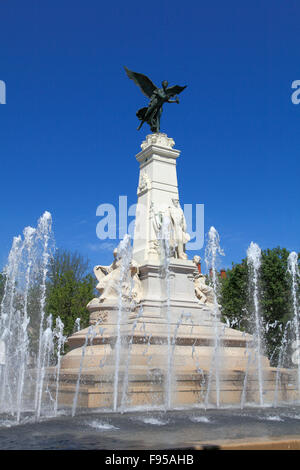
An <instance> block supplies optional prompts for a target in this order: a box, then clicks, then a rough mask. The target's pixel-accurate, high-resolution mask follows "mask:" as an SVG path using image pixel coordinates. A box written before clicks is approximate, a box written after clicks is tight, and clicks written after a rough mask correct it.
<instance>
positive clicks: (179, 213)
mask: <svg viewBox="0 0 300 470" xmlns="http://www.w3.org/2000/svg"><path fill="white" fill-rule="evenodd" d="M172 203H173V205H172V206H170V207H169V216H170V220H171V227H172V234H171V238H173V243H172V244H173V245H174V247H175V258H179V259H187V254H186V253H185V245H186V243H187V242H188V241H189V240H190V236H189V234H188V233H187V231H186V230H187V226H186V220H185V217H184V213H183V210H182V209H181V207H180V204H179V200H178V199H172Z"/></svg>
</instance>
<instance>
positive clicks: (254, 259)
mask: <svg viewBox="0 0 300 470" xmlns="http://www.w3.org/2000/svg"><path fill="white" fill-rule="evenodd" d="M247 263H248V266H250V269H251V272H252V276H251V283H250V284H251V285H252V287H253V289H252V291H253V302H254V320H255V332H254V338H255V346H256V355H257V374H258V386H259V403H260V405H261V406H262V405H263V403H264V399H263V393H264V377H263V369H262V354H263V343H262V319H261V314H260V309H259V294H258V276H259V270H260V266H261V249H260V247H259V246H258V245H257V244H256V243H253V242H251V243H250V246H249V248H248V250H247Z"/></svg>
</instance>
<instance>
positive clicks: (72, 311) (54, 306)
mask: <svg viewBox="0 0 300 470" xmlns="http://www.w3.org/2000/svg"><path fill="white" fill-rule="evenodd" d="M88 269H89V261H88V260H87V259H85V258H84V257H83V256H82V255H80V254H78V253H71V252H69V251H66V250H58V251H57V252H56V254H55V256H54V258H53V260H52V262H51V264H50V269H49V280H48V284H47V302H46V312H47V314H50V313H51V314H52V317H53V324H55V320H56V318H57V317H58V316H59V317H60V318H61V321H62V322H63V324H64V334H65V335H67V336H69V335H70V334H72V333H73V330H74V324H75V320H76V318H80V325H81V327H82V328H85V327H86V326H88V324H89V312H88V310H87V308H86V306H87V304H88V302H89V301H90V300H91V299H92V298H93V297H94V296H95V285H96V279H95V278H94V276H92V275H91V274H90V273H88V272H87V271H88Z"/></svg>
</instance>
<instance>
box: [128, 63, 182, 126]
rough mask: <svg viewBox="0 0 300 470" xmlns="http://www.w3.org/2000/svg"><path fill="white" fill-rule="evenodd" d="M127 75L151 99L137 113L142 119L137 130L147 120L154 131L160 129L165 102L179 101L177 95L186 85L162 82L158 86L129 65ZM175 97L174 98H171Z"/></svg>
mask: <svg viewBox="0 0 300 470" xmlns="http://www.w3.org/2000/svg"><path fill="white" fill-rule="evenodd" d="M124 68H125V71H126V73H127V76H128V77H129V78H130V79H131V80H133V81H134V83H136V85H138V87H139V88H140V89H141V91H142V93H143V94H144V95H145V96H147V98H149V99H150V102H149V105H148V107H147V108H146V107H145V108H141V109H139V110H138V111H137V113H136V115H137V117H138V118H139V120H140V121H141V123H140V125H139V127H138V128H137V130H140V128H141V127H142V125H143V124H144V122H147V123H148V124H149V126H150V129H151V131H152V132H159V131H160V117H161V113H162V108H163V104H164V103H179V99H178V98H177V96H176V95H178V94H179V93H181V92H182V91H183V90H184V89H185V88H186V86H179V85H174V86H171V87H169V88H168V82H167V81H166V80H164V81H163V82H162V88H158V87H157V86H156V85H154V83H153V82H152V81H151V80H150V78H148V77H146V75H143V74H142V73H137V72H132V71H131V70H129V69H128V68H127V67H124ZM173 97H175V99H174V100H171V98H173Z"/></svg>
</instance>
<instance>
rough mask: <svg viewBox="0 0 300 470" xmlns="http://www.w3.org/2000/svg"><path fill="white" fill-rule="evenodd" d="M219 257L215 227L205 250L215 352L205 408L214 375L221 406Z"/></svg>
mask: <svg viewBox="0 0 300 470" xmlns="http://www.w3.org/2000/svg"><path fill="white" fill-rule="evenodd" d="M218 255H221V256H224V255H225V253H224V251H223V250H222V248H221V246H220V236H219V233H218V232H217V230H216V229H215V227H211V228H210V229H209V232H208V243H207V246H206V250H205V263H206V266H207V270H208V272H211V274H212V285H213V294H214V318H213V323H214V352H213V357H212V359H211V366H210V371H209V377H208V384H207V392H206V397H205V407H207V405H208V401H209V394H210V390H211V383H212V377H213V373H214V375H215V382H216V406H217V407H219V406H220V364H219V360H220V346H221V345H220V340H221V335H220V329H219V327H220V325H219V323H220V308H219V303H218V278H217V269H216V268H217V260H218Z"/></svg>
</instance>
